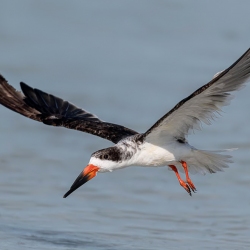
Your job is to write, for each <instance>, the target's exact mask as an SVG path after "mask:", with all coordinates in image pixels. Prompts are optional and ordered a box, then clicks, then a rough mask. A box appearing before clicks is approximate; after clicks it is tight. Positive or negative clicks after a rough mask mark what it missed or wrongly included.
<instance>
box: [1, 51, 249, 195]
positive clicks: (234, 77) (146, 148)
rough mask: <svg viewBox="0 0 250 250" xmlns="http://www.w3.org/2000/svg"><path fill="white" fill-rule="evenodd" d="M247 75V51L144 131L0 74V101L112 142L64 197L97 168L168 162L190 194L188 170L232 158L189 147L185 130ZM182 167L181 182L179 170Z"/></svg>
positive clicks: (220, 165) (210, 169) (209, 116)
mask: <svg viewBox="0 0 250 250" xmlns="http://www.w3.org/2000/svg"><path fill="white" fill-rule="evenodd" d="M249 78H250V49H248V50H247V51H246V52H245V53H244V54H243V55H242V56H241V57H240V58H239V59H238V60H237V61H236V62H235V63H233V64H232V65H231V66H230V67H229V68H227V69H225V70H223V71H222V72H219V73H217V74H216V75H215V76H214V78H213V79H212V80H211V81H210V82H209V83H207V84H205V85H203V86H202V87H200V88H199V89H197V90H196V91H194V92H193V93H192V94H191V95H189V96H188V97H186V98H185V99H183V100H181V101H180V102H179V103H178V104H176V105H175V106H174V108H172V109H171V110H170V111H169V112H168V113H167V114H165V115H164V116H163V117H162V118H160V119H159V120H158V121H157V122H156V123H155V124H154V125H153V126H151V127H150V128H149V129H148V130H147V131H146V132H145V133H138V132H136V131H134V130H132V129H129V128H126V127H124V126H121V125H117V124H113V123H108V122H105V121H102V120H101V119H99V118H98V117H97V116H95V115H93V114H91V113H89V112H88V111H86V110H84V109H81V108H78V107H77V106H75V105H73V104H71V103H69V102H67V101H64V100H63V99H61V98H59V97H56V96H54V95H51V94H47V93H45V92H43V91H41V90H39V89H34V88H32V87H30V86H28V85H27V84H25V83H23V82H21V83H20V85H21V89H22V92H23V93H22V92H20V91H17V90H15V89H14V88H13V87H12V86H11V85H9V84H8V82H7V81H6V80H5V78H4V77H3V76H1V75H0V103H1V104H2V105H3V106H5V107H7V108H8V109H11V110H13V111H15V112H17V113H19V114H21V115H23V116H26V117H28V118H31V119H33V120H36V121H39V122H43V123H44V124H46V125H52V126H61V127H65V128H69V129H75V130H79V131H82V132H86V133H90V134H93V135H96V136H99V137H102V138H104V139H107V140H110V141H111V142H113V143H114V144H115V145H114V146H112V147H109V148H105V149H101V150H98V151H96V152H94V153H93V154H92V155H91V158H90V161H89V163H88V165H87V166H86V167H85V168H84V169H83V171H82V172H81V173H80V174H79V176H78V177H77V178H76V180H75V182H74V183H73V184H72V186H71V187H70V189H69V191H68V192H67V193H65V195H64V196H63V197H64V198H66V197H67V196H68V195H70V194H71V193H72V192H74V191H75V190H76V189H78V188H79V187H80V186H82V185H83V184H84V183H86V182H87V181H89V180H91V179H92V178H94V177H95V176H96V174H97V173H98V172H100V173H102V172H112V171H113V170H116V169H121V168H125V167H128V166H149V167H158V166H168V167H169V168H170V170H172V171H173V172H174V173H175V175H176V177H177V179H178V181H179V183H180V185H181V186H182V187H183V188H184V189H185V190H186V191H187V192H188V193H189V195H191V192H192V191H193V192H195V191H196V187H195V185H194V183H193V182H192V180H191V179H190V177H189V172H191V173H192V172H198V173H202V174H205V173H215V172H217V171H222V170H223V169H224V168H227V167H228V164H229V163H231V162H232V160H231V156H230V155H226V154H224V152H225V151H227V150H220V151H208V150H200V149H197V148H195V147H193V146H191V145H190V144H189V143H188V141H187V135H188V132H189V131H190V130H193V129H200V125H201V122H204V123H206V124H210V122H211V120H213V118H214V117H215V116H216V113H219V112H220V111H221V107H222V106H225V105H228V104H229V102H230V100H231V99H232V95H231V92H233V91H236V90H239V89H240V88H241V87H243V86H244V84H245V83H246V82H247V81H248V80H249ZM179 171H184V173H185V180H183V179H182V178H181V176H180V174H179Z"/></svg>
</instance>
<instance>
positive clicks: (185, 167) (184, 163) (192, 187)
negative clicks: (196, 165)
mask: <svg viewBox="0 0 250 250" xmlns="http://www.w3.org/2000/svg"><path fill="white" fill-rule="evenodd" d="M180 163H181V165H182V167H183V169H184V172H185V174H186V181H187V183H188V185H189V187H190V188H191V189H192V191H193V192H194V193H195V191H196V188H195V185H194V183H193V182H192V181H191V179H190V177H189V175H188V166H187V163H186V162H185V161H180Z"/></svg>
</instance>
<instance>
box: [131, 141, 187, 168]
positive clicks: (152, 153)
mask: <svg viewBox="0 0 250 250" xmlns="http://www.w3.org/2000/svg"><path fill="white" fill-rule="evenodd" d="M190 152H191V147H190V146H189V144H181V143H179V142H177V141H172V142H171V143H168V144H166V145H164V146H157V145H154V144H151V143H148V142H145V143H143V144H142V145H141V147H140V150H138V152H137V153H136V154H135V155H134V157H133V159H131V160H133V163H132V164H131V165H139V166H166V165H169V164H171V163H174V162H177V161H178V162H179V161H180V160H182V159H184V158H186V157H188V156H189V155H190Z"/></svg>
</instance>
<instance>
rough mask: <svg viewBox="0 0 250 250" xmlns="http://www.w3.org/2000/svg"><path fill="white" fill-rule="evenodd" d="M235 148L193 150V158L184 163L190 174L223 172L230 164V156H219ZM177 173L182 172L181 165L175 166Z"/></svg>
mask: <svg viewBox="0 0 250 250" xmlns="http://www.w3.org/2000/svg"><path fill="white" fill-rule="evenodd" d="M236 149H237V148H232V149H225V150H218V151H209V150H198V149H193V156H192V158H189V159H188V160H187V161H186V162H187V164H188V170H189V172H190V173H192V174H196V173H199V174H203V175H205V174H206V173H216V172H218V171H223V169H224V168H228V167H229V166H228V164H229V163H232V162H233V160H232V156H231V155H225V154H221V153H224V152H228V151H233V150H236ZM176 167H177V169H178V171H180V172H183V168H182V166H181V164H178V165H176Z"/></svg>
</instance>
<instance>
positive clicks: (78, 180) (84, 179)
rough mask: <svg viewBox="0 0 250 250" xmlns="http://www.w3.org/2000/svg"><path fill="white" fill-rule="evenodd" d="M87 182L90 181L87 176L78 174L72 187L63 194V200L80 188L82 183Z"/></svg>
mask: <svg viewBox="0 0 250 250" xmlns="http://www.w3.org/2000/svg"><path fill="white" fill-rule="evenodd" d="M88 180H90V178H89V175H88V174H87V175H83V172H81V173H80V174H79V176H78V177H77V178H76V180H75V181H74V183H73V184H72V186H71V187H70V189H69V191H68V192H67V193H65V195H64V196H63V198H66V197H68V196H69V195H70V194H71V193H73V192H74V191H75V190H76V189H78V188H79V187H80V186H82V185H83V184H84V183H86V182H87V181H88Z"/></svg>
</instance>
